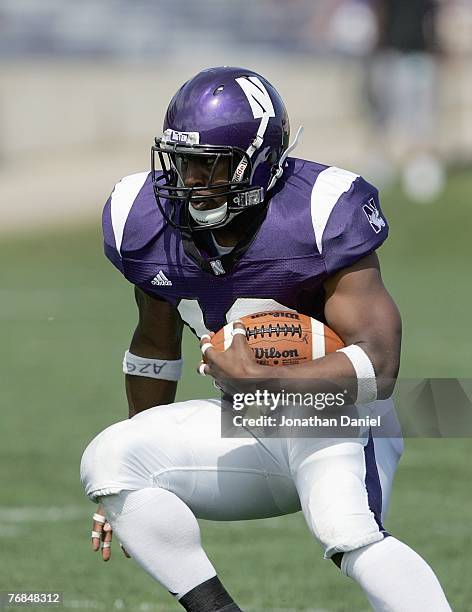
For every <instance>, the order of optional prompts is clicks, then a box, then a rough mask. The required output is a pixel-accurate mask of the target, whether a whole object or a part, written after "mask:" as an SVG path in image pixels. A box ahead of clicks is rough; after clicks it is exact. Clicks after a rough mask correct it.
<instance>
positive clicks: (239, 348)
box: [198, 321, 262, 390]
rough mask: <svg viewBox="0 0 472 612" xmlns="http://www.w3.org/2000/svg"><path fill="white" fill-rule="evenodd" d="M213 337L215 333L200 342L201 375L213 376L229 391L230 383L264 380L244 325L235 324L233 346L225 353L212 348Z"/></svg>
mask: <svg viewBox="0 0 472 612" xmlns="http://www.w3.org/2000/svg"><path fill="white" fill-rule="evenodd" d="M213 336H214V334H213V333H212V334H210V335H204V336H202V338H201V340H200V348H201V350H202V359H203V361H202V363H201V364H200V367H199V368H198V371H199V373H200V374H203V375H205V376H212V377H213V378H214V379H215V380H216V382H217V384H218V385H219V386H220V387H222V388H223V389H224V390H229V389H228V383H230V381H237V380H244V379H248V378H262V375H261V366H259V365H258V363H257V361H256V359H255V357H254V354H253V352H252V350H251V348H250V347H249V344H248V341H247V339H246V328H245V326H244V324H243V323H241V322H240V321H238V322H236V323H235V324H234V326H233V340H232V342H231V346H230V347H229V348H227V349H226V350H225V351H217V350H215V349H214V348H212V346H211V339H212V337H213ZM208 345H210V346H208ZM230 386H231V384H230Z"/></svg>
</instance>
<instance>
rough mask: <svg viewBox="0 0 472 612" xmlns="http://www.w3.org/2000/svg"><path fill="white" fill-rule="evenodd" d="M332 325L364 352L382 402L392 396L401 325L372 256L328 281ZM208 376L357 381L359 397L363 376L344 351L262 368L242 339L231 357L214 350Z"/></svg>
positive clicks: (328, 311)
mask: <svg viewBox="0 0 472 612" xmlns="http://www.w3.org/2000/svg"><path fill="white" fill-rule="evenodd" d="M325 291H326V305H325V316H326V319H327V323H328V325H329V326H330V327H332V328H333V329H334V330H335V331H336V333H337V334H338V335H339V336H340V337H341V338H342V340H343V342H344V343H345V344H346V346H349V345H356V346H358V347H360V348H361V349H362V350H363V351H364V353H365V355H366V356H367V358H368V359H369V360H370V362H371V365H372V367H373V370H374V373H375V378H376V382H377V397H378V398H379V399H382V398H386V397H389V396H390V395H391V393H392V391H393V387H394V381H395V379H396V376H397V374H398V368H399V363H400V343H401V320H400V315H399V313H398V309H397V307H396V306H395V304H394V302H393V300H392V298H391V297H390V295H389V293H388V292H387V290H386V289H385V286H384V284H383V282H382V278H381V275H380V269H379V263H378V259H377V256H376V255H375V253H372V254H370V255H368V256H366V257H364V258H362V259H361V260H359V261H358V262H357V263H355V264H354V265H352V266H350V267H348V268H345V269H343V270H341V271H339V272H337V273H336V274H335V275H333V276H332V277H331V278H329V279H328V280H327V281H326V282H325ZM205 360H206V362H207V364H208V365H207V366H206V370H205V373H206V374H210V375H211V376H213V377H214V378H216V379H217V380H225V379H235V380H238V379H244V378H258V379H265V380H268V379H283V380H284V384H285V383H286V382H287V381H289V380H290V379H293V380H300V379H310V380H312V381H314V380H317V379H318V380H322V381H327V380H330V381H334V382H335V381H337V380H339V381H342V384H343V385H344V384H345V383H346V381H352V384H351V385H350V387H351V388H350V389H349V390H350V392H351V395H352V396H355V395H356V393H357V373H356V370H355V368H354V365H353V363H352V361H351V360H350V359H349V358H348V357H347V355H346V354H344V353H342V352H336V353H330V354H329V355H326V356H325V357H322V358H320V359H316V360H314V361H310V362H304V363H300V364H297V365H289V366H278V367H277V368H271V367H268V366H261V365H258V364H257V362H256V360H255V358H254V356H253V354H252V351H251V349H250V348H249V345H248V343H247V341H246V340H245V338H244V336H240V335H236V336H235V337H234V338H233V343H232V345H231V347H230V348H229V349H228V350H226V351H225V352H217V351H215V350H212V349H208V350H207V351H206V353H205Z"/></svg>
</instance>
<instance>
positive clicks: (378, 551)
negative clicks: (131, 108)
mask: <svg viewBox="0 0 472 612" xmlns="http://www.w3.org/2000/svg"><path fill="white" fill-rule="evenodd" d="M289 134H290V129H289V119H288V115H287V112H286V109H285V106H284V104H283V101H282V99H281V97H280V95H279V94H278V93H277V91H276V90H275V89H274V87H273V86H272V85H271V84H270V83H269V82H268V81H267V80H266V79H265V78H263V77H262V76H260V75H258V74H256V73H255V72H253V71H251V70H246V69H241V68H230V67H221V68H212V69H208V70H204V71H202V72H200V73H199V74H197V75H196V76H194V77H193V78H192V79H190V80H189V81H188V82H186V83H185V84H184V85H183V86H182V87H181V88H180V89H179V91H178V92H177V93H176V94H175V96H174V98H173V99H172V101H171V102H170V105H169V107H168V109H167V113H166V116H165V120H164V127H163V133H162V135H161V136H159V137H158V138H156V139H155V144H154V145H153V147H152V168H151V171H150V172H143V173H140V174H134V175H131V176H128V177H126V178H124V179H122V180H121V181H120V182H119V183H118V184H117V185H116V186H115V188H114V190H113V192H112V194H111V197H110V198H109V200H108V202H107V204H106V206H105V210H104V215H103V231H104V241H105V253H106V255H107V257H108V258H109V259H110V260H111V261H112V263H113V264H114V265H115V266H116V267H117V268H118V270H119V271H120V272H121V273H122V274H123V275H124V276H125V277H126V278H127V279H128V280H129V281H130V282H131V283H133V285H134V286H135V296H136V303H137V306H138V310H139V321H138V325H137V327H136V330H135V332H134V335H133V338H132V340H131V345H130V348H129V350H128V351H127V352H126V354H125V357H124V362H123V366H124V372H125V374H126V390H127V396H128V401H129V416H130V417H131V418H130V419H129V420H126V421H123V422H120V423H116V424H114V425H112V426H111V427H109V428H107V429H106V430H105V431H103V432H102V433H100V434H99V435H98V436H97V437H96V438H95V439H94V440H93V441H92V442H91V443H90V444H89V446H88V447H87V449H86V450H85V453H84V455H83V458H82V464H81V479H82V482H83V485H84V487H85V490H86V493H87V495H88V497H89V498H90V499H91V500H92V501H94V502H98V503H99V504H100V505H99V508H98V511H97V512H96V513H95V514H94V523H93V531H92V546H93V549H94V550H98V549H99V548H101V550H102V557H103V559H104V560H108V559H109V558H110V546H111V539H112V533H113V532H115V533H116V534H117V536H118V537H119V539H120V541H121V542H122V544H123V547H124V549H125V550H126V551H127V552H128V553H129V554H130V555H131V556H132V557H133V558H134V559H135V560H136V562H137V563H138V564H139V565H140V566H141V567H142V568H143V569H144V570H145V571H146V572H148V573H149V574H150V575H151V576H152V577H153V578H154V579H155V580H157V581H159V582H160V583H161V584H162V585H163V586H164V587H165V588H166V589H167V590H168V591H169V592H170V593H171V594H172V595H174V596H175V597H176V598H177V599H178V601H179V602H180V603H181V604H182V606H183V607H184V608H185V609H186V610H189V611H191V612H196V611H198V612H211V611H217V610H218V611H228V612H229V611H233V610H239V609H240V608H239V607H238V605H237V604H236V603H235V602H234V601H233V599H232V598H231V596H230V595H229V593H228V592H227V591H226V589H225V587H224V586H223V585H222V583H221V582H220V580H219V578H218V576H217V573H216V570H215V568H214V567H213V565H212V563H211V561H210V559H209V558H208V557H207V555H206V554H205V552H204V550H203V548H202V546H201V543H200V532H199V527H198V523H197V518H199V517H201V518H205V519H212V520H245V519H252V518H264V517H271V516H277V515H282V514H287V513H291V512H296V511H299V510H302V512H303V514H304V516H305V519H306V522H307V524H308V528H309V529H310V531H311V532H312V534H313V535H314V537H315V538H316V539H317V540H318V541H319V542H320V544H321V546H322V547H323V550H324V556H325V558H331V559H332V560H333V561H334V562H335V564H336V565H337V566H338V567H340V569H341V571H342V572H343V573H344V574H345V575H346V576H349V577H350V578H352V579H353V580H355V581H356V582H357V583H358V584H359V585H360V587H361V588H362V589H363V590H364V592H365V594H366V596H367V598H368V600H369V602H370V603H371V605H372V607H373V608H374V609H375V610H390V611H396V612H410V611H411V612H418V611H420V610H425V611H426V610H428V611H432V610H434V611H435V612H440V611H442V610H450V608H449V605H448V603H447V600H446V597H445V595H444V593H443V591H442V588H441V586H440V585H439V582H438V580H437V579H436V577H435V575H434V573H433V571H432V570H431V568H430V567H429V566H428V565H427V563H426V562H425V561H424V560H423V559H422V558H421V557H420V556H418V555H417V554H416V553H415V552H414V551H413V550H412V549H411V548H409V547H408V546H407V545H406V544H404V543H402V542H400V541H399V540H397V539H396V538H395V537H394V536H392V535H390V534H388V533H387V532H386V531H385V530H384V528H383V525H382V520H383V516H384V514H385V510H386V507H387V505H388V498H389V494H390V488H391V484H392V479H393V475H394V472H395V468H396V465H397V462H398V459H399V456H400V453H401V441H400V440H398V439H376V440H373V439H372V437H371V436H369V437H368V438H367V439H360V438H355V439H340V438H337V439H326V438H311V439H310V438H278V439H275V438H267V439H259V438H257V437H255V436H252V437H246V438H223V437H222V436H221V432H220V410H221V407H220V402H219V401H217V400H192V401H188V402H181V403H174V399H175V392H176V385H177V381H178V379H179V377H180V374H181V369H182V358H181V338H182V329H183V326H184V325H187V326H189V327H190V328H191V329H192V330H193V332H194V333H195V334H196V335H197V336H198V337H199V338H200V339H201V345H202V349H203V352H204V362H203V363H202V364H201V366H200V368H199V370H200V373H201V374H204V375H210V376H213V377H214V378H215V380H216V381H223V380H225V379H229V378H233V379H244V378H248V377H251V378H267V376H268V370H270V372H271V374H270V375H272V376H278V377H281V378H283V379H284V380H290V379H293V380H296V379H300V378H307V377H308V378H318V379H329V380H336V379H343V380H345V379H353V380H354V381H355V387H356V388H355V389H353V390H351V391H352V393H354V395H355V396H356V401H357V403H358V404H360V405H363V404H367V403H371V402H375V401H378V402H381V401H388V400H387V399H386V398H388V397H389V396H390V395H391V392H392V383H391V381H393V380H394V379H395V377H396V375H397V372H398V367H399V358H400V336H401V324H400V317H399V314H398V311H397V308H396V307H395V305H394V303H393V301H392V298H391V297H390V295H389V294H388V292H387V291H386V289H385V287H384V285H383V283H382V279H381V275H380V269H379V262H378V259H377V256H376V253H375V251H376V249H377V248H378V247H379V246H380V245H381V244H382V243H383V241H384V240H385V239H386V237H387V233H388V226H387V222H386V220H385V218H384V216H383V213H382V211H381V208H380V205H379V200H378V193H377V190H376V189H375V187H373V186H372V185H370V184H369V183H368V182H366V181H365V180H364V179H363V178H361V177H360V176H358V175H357V174H355V173H353V172H349V171H346V170H341V169H339V168H336V167H332V166H326V165H322V164H319V163H314V162H311V161H306V160H302V159H296V158H293V157H289V156H288V154H289V152H290V151H291V150H292V148H293V147H294V145H295V144H296V139H295V142H294V143H292V144H291V145H290V144H289ZM297 136H298V134H297ZM274 309H285V310H286V309H291V310H296V311H299V312H301V313H304V314H306V315H309V316H312V317H314V318H317V319H319V320H322V321H325V322H326V323H327V324H328V325H329V326H331V327H332V328H333V329H334V330H336V332H337V333H338V334H339V335H340V337H341V338H342V340H343V342H344V343H345V348H343V349H341V350H339V351H337V352H335V353H332V354H329V355H327V356H325V357H322V358H320V359H316V360H314V361H312V362H310V363H305V364H299V365H290V366H281V367H280V368H268V367H266V366H263V365H259V364H257V363H256V361H255V358H254V356H253V354H252V351H251V350H250V348H249V346H248V344H247V341H246V339H245V337H244V336H243V335H242V334H241V333H240V332H241V330H243V333H244V327H243V326H242V325H241V324H240V323H237V324H236V325H235V328H236V329H235V331H234V333H235V337H234V338H233V342H232V345H231V346H230V348H229V349H228V350H226V351H225V352H217V351H215V349H213V348H212V346H211V332H215V331H217V330H218V329H220V328H221V327H222V326H223V325H225V324H226V322H228V321H233V320H236V319H238V318H239V317H241V316H243V315H245V314H249V313H254V312H260V311H263V310H274ZM386 381H390V382H386ZM105 517H106V518H105Z"/></svg>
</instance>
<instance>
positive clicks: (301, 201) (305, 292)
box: [103, 158, 388, 335]
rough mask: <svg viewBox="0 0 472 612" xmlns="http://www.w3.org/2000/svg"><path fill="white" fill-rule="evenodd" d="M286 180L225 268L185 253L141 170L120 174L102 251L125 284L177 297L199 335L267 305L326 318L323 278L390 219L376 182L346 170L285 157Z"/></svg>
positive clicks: (365, 247) (364, 248)
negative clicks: (252, 235)
mask: <svg viewBox="0 0 472 612" xmlns="http://www.w3.org/2000/svg"><path fill="white" fill-rule="evenodd" d="M282 182H283V185H282V187H281V188H279V189H278V190H277V191H276V193H275V195H274V196H273V197H272V199H271V201H270V204H269V206H268V210H267V215H266V217H265V219H264V221H263V223H262V225H261V226H260V228H259V230H258V232H257V235H256V237H255V238H254V240H253V241H252V242H251V243H250V245H249V247H248V248H247V250H246V251H245V252H244V254H243V255H242V256H241V258H240V259H239V260H238V261H237V262H236V263H235V265H234V267H233V268H232V269H231V270H230V271H227V270H225V269H224V267H223V266H222V264H221V262H219V260H218V259H214V260H212V261H211V272H208V271H204V270H202V269H201V268H200V267H199V266H198V265H197V264H196V263H195V261H194V260H193V259H192V258H191V257H189V256H188V255H187V253H186V251H185V249H184V246H183V242H182V238H181V234H180V232H179V231H178V230H176V229H174V228H172V227H171V226H170V225H168V224H167V223H166V222H165V220H164V219H163V217H162V214H161V213H160V211H159V209H158V207H157V205H156V202H155V197H154V193H153V188H152V184H151V180H150V176H149V175H148V174H147V173H140V174H138V175H132V176H131V177H126V178H125V179H123V180H122V181H120V183H118V184H117V186H116V187H115V190H114V191H113V193H112V195H111V196H110V198H109V200H108V202H107V203H106V205H105V210H104V213H103V233H104V242H105V253H106V255H107V257H108V258H109V259H110V260H111V261H112V263H113V264H114V265H115V266H116V267H117V268H118V269H119V270H120V271H121V272H122V274H123V275H124V276H125V277H126V278H127V279H128V280H129V281H130V282H131V283H133V284H135V285H137V286H139V287H140V288H141V289H142V290H143V291H145V292H147V293H149V294H154V295H156V296H158V297H160V298H161V299H165V300H167V301H169V302H170V303H172V304H174V305H175V306H176V307H177V308H178V309H179V312H180V314H181V316H182V318H183V320H184V321H185V322H186V323H187V324H188V325H189V326H190V327H191V328H192V329H193V330H194V331H195V332H196V333H197V334H198V335H201V334H203V333H204V331H205V330H213V331H216V330H218V329H220V328H221V327H222V326H223V325H224V324H225V323H226V322H228V321H229V320H232V319H234V318H237V317H238V316H243V315H245V314H249V313H251V312H259V311H261V310H266V309H268V308H270V309H275V308H277V309H293V310H297V311H299V312H302V313H304V314H307V315H309V316H312V317H314V318H317V319H319V320H322V321H323V320H324V314H323V312H324V290H323V283H324V281H325V280H326V278H327V277H328V276H329V275H332V274H334V273H335V272H336V271H337V270H340V269H342V268H345V267H348V266H350V265H352V264H353V263H355V262H356V261H357V260H359V259H360V258H362V257H364V256H365V255H367V254H369V253H371V252H372V251H374V250H375V249H377V248H378V247H379V246H380V245H381V244H382V243H383V241H384V240H385V239H386V237H387V234H388V225H387V223H386V221H385V219H384V216H383V214H382V211H381V209H380V204H379V201H378V194H377V190H376V189H375V187H373V186H372V185H370V184H369V183H367V182H366V181H365V180H364V179H363V178H362V177H360V176H358V175H356V174H354V173H352V172H348V171H346V170H342V169H340V168H335V167H329V166H324V165H321V164H317V163H314V162H308V161H305V160H301V159H294V158H289V159H288V160H287V167H286V169H285V171H284V176H283V179H282ZM218 262H219V263H218Z"/></svg>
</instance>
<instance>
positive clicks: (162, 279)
mask: <svg viewBox="0 0 472 612" xmlns="http://www.w3.org/2000/svg"><path fill="white" fill-rule="evenodd" d="M151 285H158V286H163V285H166V286H169V285H172V281H171V280H169V279H168V278H167V276H166V275H165V274H164V272H163V271H162V270H159V272H158V273H157V274H156V276H155V277H154V278H153V279H152V281H151Z"/></svg>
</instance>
